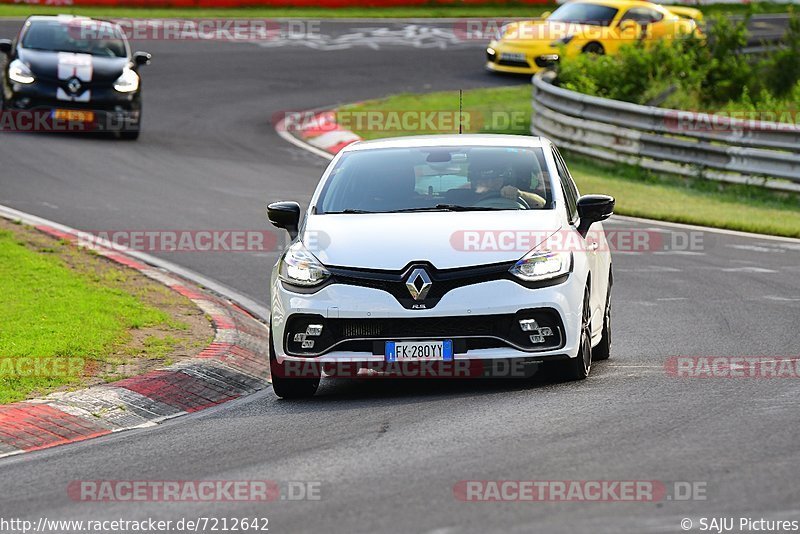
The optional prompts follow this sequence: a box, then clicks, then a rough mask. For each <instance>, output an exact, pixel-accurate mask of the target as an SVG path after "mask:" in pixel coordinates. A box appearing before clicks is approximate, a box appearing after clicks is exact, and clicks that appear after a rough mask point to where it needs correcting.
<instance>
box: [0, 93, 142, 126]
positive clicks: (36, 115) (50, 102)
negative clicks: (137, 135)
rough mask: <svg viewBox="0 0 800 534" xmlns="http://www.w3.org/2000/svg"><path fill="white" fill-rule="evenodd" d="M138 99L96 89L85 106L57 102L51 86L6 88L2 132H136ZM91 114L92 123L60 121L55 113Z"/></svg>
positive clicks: (77, 120) (139, 106)
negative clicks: (12, 130) (10, 130)
mask: <svg viewBox="0 0 800 534" xmlns="http://www.w3.org/2000/svg"><path fill="white" fill-rule="evenodd" d="M141 107H142V106H141V96H140V93H139V92H138V91H137V92H135V93H130V94H124V93H117V92H116V91H114V90H112V89H106V88H103V90H98V89H95V90H94V93H93V97H92V99H91V100H89V101H87V102H80V101H70V100H59V99H58V98H57V97H56V94H55V89H54V87H52V86H51V85H50V84H44V83H41V84H40V83H33V84H30V85H21V84H6V85H5V88H4V98H3V113H4V114H6V115H7V116H6V117H3V119H4V129H6V130H8V129H14V130H17V131H53V132H57V131H64V132H82V131H86V132H120V131H130V130H136V129H138V128H139V126H140V122H141ZM56 112H59V113H62V114H63V113H64V112H73V115H74V116H78V115H81V114H85V113H91V114H92V119H91V120H85V119H83V118H81V119H76V120H65V119H59V118H58V117H56V116H55V113H56Z"/></svg>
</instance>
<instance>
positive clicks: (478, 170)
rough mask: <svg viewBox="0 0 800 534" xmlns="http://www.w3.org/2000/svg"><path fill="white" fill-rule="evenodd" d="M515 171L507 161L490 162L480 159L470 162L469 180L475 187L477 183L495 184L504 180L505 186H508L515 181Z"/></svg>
mask: <svg viewBox="0 0 800 534" xmlns="http://www.w3.org/2000/svg"><path fill="white" fill-rule="evenodd" d="M513 177H514V174H513V169H512V167H511V164H510V163H509V162H507V161H502V160H500V161H498V160H495V161H489V160H483V159H478V158H473V159H471V160H470V163H469V169H468V171H467V179H468V180H469V181H470V182H471V183H472V185H473V187H474V185H475V184H476V183H477V182H493V181H495V180H498V179H502V183H503V184H508V183H510V182H511V180H512V179H513Z"/></svg>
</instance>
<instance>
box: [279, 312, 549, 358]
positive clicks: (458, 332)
mask: <svg viewBox="0 0 800 534" xmlns="http://www.w3.org/2000/svg"><path fill="white" fill-rule="evenodd" d="M521 319H535V320H536V321H537V323H538V324H539V325H540V326H542V327H549V328H550V329H551V330H552V332H553V334H552V335H551V336H548V337H547V338H546V341H545V342H544V343H533V342H532V340H531V339H530V334H531V332H523V331H522V329H521V328H520V325H519V321H520V320H521ZM308 325H321V326H322V332H321V333H320V334H319V335H317V336H308V337H306V339H308V340H313V341H314V345H313V347H306V348H303V347H302V341H297V340H295V336H296V335H297V334H303V333H305V332H306V331H307V328H308ZM403 339H435V340H444V339H452V340H453V345H454V349H455V352H456V353H457V354H458V353H465V352H467V351H468V350H472V349H477V348H495V347H511V348H514V349H517V350H522V351H527V352H540V351H543V350H554V349H559V348H561V347H563V346H564V343H565V335H564V326H563V322H562V321H561V317H560V315H559V314H558V312H557V311H556V310H554V309H552V308H532V309H524V310H520V311H518V312H517V313H511V314H496V315H464V316H446V317H406V318H365V319H344V318H343V319H326V318H324V317H322V316H321V315H314V314H295V315H292V316H290V317H289V318H288V321H287V326H286V329H285V336H284V347H285V349H286V352H287V353H288V354H291V355H295V356H318V355H321V354H324V353H326V352H330V351H331V350H336V351H353V352H369V353H372V354H377V355H382V354H383V353H384V344H385V342H386V341H399V340H403Z"/></svg>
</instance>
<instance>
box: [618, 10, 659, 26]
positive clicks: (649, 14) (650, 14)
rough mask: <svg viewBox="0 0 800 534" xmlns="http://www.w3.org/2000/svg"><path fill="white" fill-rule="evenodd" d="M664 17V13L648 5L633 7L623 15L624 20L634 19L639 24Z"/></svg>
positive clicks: (650, 22) (656, 20) (649, 22)
mask: <svg viewBox="0 0 800 534" xmlns="http://www.w3.org/2000/svg"><path fill="white" fill-rule="evenodd" d="M662 18H663V15H662V14H661V13H659V12H658V11H655V10H653V9H648V8H646V7H633V8H631V9H629V10H628V12H627V13H625V15H624V16H623V17H622V20H633V21H635V22H637V23H639V24H652V23H653V22H658V21H660V20H661V19H662Z"/></svg>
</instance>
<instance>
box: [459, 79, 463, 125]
mask: <svg viewBox="0 0 800 534" xmlns="http://www.w3.org/2000/svg"><path fill="white" fill-rule="evenodd" d="M462 93H463V91H462V90H461V89H459V90H458V134H459V135H461V134H462V133H463V132H462V131H461V108H462V98H461V97H462Z"/></svg>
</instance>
